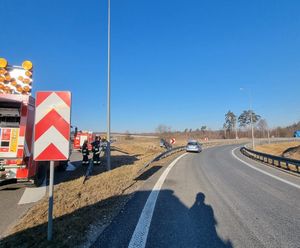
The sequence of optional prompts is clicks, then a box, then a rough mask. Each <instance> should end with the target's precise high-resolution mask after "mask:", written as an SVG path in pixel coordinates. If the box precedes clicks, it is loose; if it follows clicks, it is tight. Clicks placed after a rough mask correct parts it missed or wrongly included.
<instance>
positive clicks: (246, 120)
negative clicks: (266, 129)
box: [238, 110, 261, 127]
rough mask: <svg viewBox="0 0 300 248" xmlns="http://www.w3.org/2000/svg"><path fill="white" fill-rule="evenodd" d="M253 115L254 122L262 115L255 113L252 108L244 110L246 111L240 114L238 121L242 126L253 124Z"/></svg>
mask: <svg viewBox="0 0 300 248" xmlns="http://www.w3.org/2000/svg"><path fill="white" fill-rule="evenodd" d="M251 116H252V122H253V124H255V123H256V122H258V121H259V120H260V119H261V116H260V115H257V114H255V112H254V111H252V110H244V112H243V113H242V114H241V115H240V116H239V118H238V122H239V125H240V127H247V126H249V125H250V124H251Z"/></svg>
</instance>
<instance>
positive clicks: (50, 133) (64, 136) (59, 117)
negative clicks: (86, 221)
mask: <svg viewBox="0 0 300 248" xmlns="http://www.w3.org/2000/svg"><path fill="white" fill-rule="evenodd" d="M70 116H71V93H70V92H68V91H47V92H37V94H36V112H35V125H34V160H35V161H50V181H49V210H48V235H47V239H48V240H49V241H50V240H52V222H53V182H54V161H65V160H68V158H69V155H70V154H69V153H70V144H69V142H70Z"/></svg>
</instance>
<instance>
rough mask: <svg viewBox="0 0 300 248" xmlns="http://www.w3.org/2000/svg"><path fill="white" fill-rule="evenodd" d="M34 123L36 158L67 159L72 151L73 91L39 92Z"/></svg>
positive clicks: (40, 159) (38, 159)
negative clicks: (71, 119)
mask: <svg viewBox="0 0 300 248" xmlns="http://www.w3.org/2000/svg"><path fill="white" fill-rule="evenodd" d="M35 106H36V112H35V125H34V160H36V161H59V160H67V159H68V158H69V153H70V146H69V141H70V115H71V93H70V92H68V91H48V92H37V94H36V102H35Z"/></svg>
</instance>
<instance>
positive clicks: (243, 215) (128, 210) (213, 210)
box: [93, 145, 300, 248]
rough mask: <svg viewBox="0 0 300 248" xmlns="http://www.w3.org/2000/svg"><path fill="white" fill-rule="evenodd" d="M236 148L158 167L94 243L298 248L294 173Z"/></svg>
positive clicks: (299, 186)
mask: <svg viewBox="0 0 300 248" xmlns="http://www.w3.org/2000/svg"><path fill="white" fill-rule="evenodd" d="M236 147H237V146H236V145H235V146H232V145H230V146H222V147H214V148H208V149H206V150H204V151H203V152H202V153H200V154H187V155H185V156H184V157H182V158H181V159H179V160H178V162H177V163H176V164H175V165H174V167H173V168H172V169H171V170H170V171H169V173H168V174H167V175H166V167H165V168H164V171H163V169H161V170H160V171H159V172H158V173H156V174H154V176H153V177H152V178H150V179H149V180H148V181H147V182H146V183H145V185H144V187H143V188H142V189H141V190H140V191H139V192H137V193H136V195H135V196H134V197H133V198H132V200H131V201H130V202H129V203H128V204H127V205H126V207H125V209H124V210H123V211H122V212H121V213H120V214H119V215H118V217H117V218H116V219H115V220H114V221H113V222H112V224H111V225H110V226H109V227H108V228H107V229H106V230H105V231H104V232H103V233H102V234H101V235H100V237H98V239H97V241H96V242H95V243H94V245H93V247H270V248H275V247H293V248H299V247H300V235H299V233H300V178H299V177H296V176H293V175H290V174H287V173H285V172H281V171H278V170H276V169H274V168H270V167H268V166H266V165H262V164H260V163H258V162H254V161H252V160H250V159H248V158H246V157H244V156H243V155H241V154H240V153H239V150H234V149H235V148H236ZM233 150H234V152H233ZM233 153H234V155H233ZM235 156H236V157H238V158H239V159H240V160H239V159H237V158H236V157H235ZM242 161H245V162H246V163H248V164H245V163H243V162H242ZM256 168H258V170H256ZM164 176H165V180H163V179H162V177H164ZM159 179H160V181H158V180H159ZM157 182H158V183H157ZM159 183H162V184H161V188H160V187H159ZM155 184H156V185H155ZM154 185H155V187H156V191H152V193H151V194H150V192H151V190H152V188H153V186H154ZM159 189H160V191H159V193H158V190H159ZM155 192H157V193H155ZM149 195H150V197H149ZM156 196H157V198H155V197H156ZM148 197H149V198H148ZM147 199H148V201H147ZM155 200H156V201H155ZM146 201H147V203H146ZM151 207H154V210H153V213H151Z"/></svg>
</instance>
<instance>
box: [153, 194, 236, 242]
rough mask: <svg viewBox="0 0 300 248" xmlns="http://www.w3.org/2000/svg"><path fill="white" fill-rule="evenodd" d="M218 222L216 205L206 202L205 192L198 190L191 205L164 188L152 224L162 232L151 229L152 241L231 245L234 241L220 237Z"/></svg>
mask: <svg viewBox="0 0 300 248" xmlns="http://www.w3.org/2000/svg"><path fill="white" fill-rule="evenodd" d="M216 225H217V221H216V219H215V216H214V211H213V208H212V207H211V206H210V205H207V204H206V203H205V195H204V194H203V193H201V192H200V193H198V194H197V195H196V197H195V202H194V204H193V205H192V207H191V208H188V207H186V205H185V204H183V203H182V202H181V200H180V199H179V198H178V197H177V196H175V195H174V193H173V191H171V190H163V191H161V192H160V194H159V198H158V202H157V206H156V209H155V213H154V218H153V220H152V223H151V226H153V227H159V230H160V231H158V230H155V229H154V228H152V229H150V230H151V232H150V237H149V238H148V241H150V244H157V246H156V247H199V248H204V247H205V248H210V247H214V248H231V247H232V244H231V242H230V241H224V240H222V239H221V238H220V237H219V235H218V233H217V231H216ZM162 230H163V231H162ZM149 239H150V240H149ZM153 247H154V246H153Z"/></svg>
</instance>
